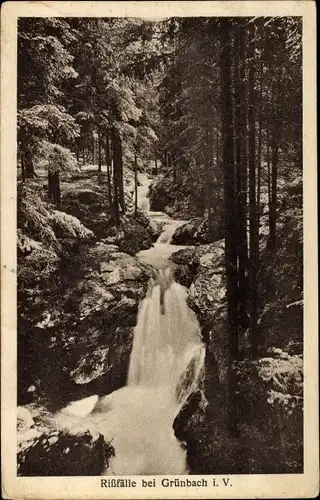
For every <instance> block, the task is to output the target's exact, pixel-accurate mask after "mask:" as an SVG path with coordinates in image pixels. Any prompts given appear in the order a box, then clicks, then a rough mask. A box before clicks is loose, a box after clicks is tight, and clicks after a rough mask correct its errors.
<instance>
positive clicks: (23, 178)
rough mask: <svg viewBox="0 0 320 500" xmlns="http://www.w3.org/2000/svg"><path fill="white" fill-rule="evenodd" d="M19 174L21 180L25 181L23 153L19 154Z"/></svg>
mask: <svg viewBox="0 0 320 500" xmlns="http://www.w3.org/2000/svg"><path fill="white" fill-rule="evenodd" d="M20 161H21V176H22V182H25V180H26V172H25V166H24V155H23V154H21V159H20Z"/></svg>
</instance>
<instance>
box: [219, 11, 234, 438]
mask: <svg viewBox="0 0 320 500" xmlns="http://www.w3.org/2000/svg"><path fill="white" fill-rule="evenodd" d="M230 45H231V22H230V20H229V19H228V18H222V20H221V26H220V68H221V120H222V163H223V172H224V206H225V263H226V277H227V312H228V381H227V384H228V385H227V402H226V411H227V422H228V429H229V432H230V433H231V434H234V432H235V421H234V418H233V417H234V415H233V396H234V377H233V370H232V362H233V360H234V359H235V358H236V357H237V351H238V320H237V295H238V293H237V248H236V240H235V232H236V227H235V220H236V217H235V215H236V214H235V189H234V187H235V175H234V150H233V146H234V141H233V126H232V125H233V109H232V88H231V85H232V81H231V66H232V57H231V47H230Z"/></svg>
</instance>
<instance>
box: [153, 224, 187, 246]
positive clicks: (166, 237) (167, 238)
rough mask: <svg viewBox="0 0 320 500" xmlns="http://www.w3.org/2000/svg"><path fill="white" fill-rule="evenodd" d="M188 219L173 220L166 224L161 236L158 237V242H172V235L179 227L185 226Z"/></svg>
mask: <svg viewBox="0 0 320 500" xmlns="http://www.w3.org/2000/svg"><path fill="white" fill-rule="evenodd" d="M187 222H188V221H185V220H171V221H170V222H169V224H166V226H165V227H164V229H163V231H162V233H161V234H160V236H159V238H158V239H157V243H168V244H170V243H171V241H172V237H173V235H174V233H175V231H176V230H177V228H178V227H180V226H183V224H186V223H187Z"/></svg>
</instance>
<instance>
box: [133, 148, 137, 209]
mask: <svg viewBox="0 0 320 500" xmlns="http://www.w3.org/2000/svg"><path fill="white" fill-rule="evenodd" d="M134 214H135V216H136V217H137V214H138V159H137V153H136V152H135V153H134Z"/></svg>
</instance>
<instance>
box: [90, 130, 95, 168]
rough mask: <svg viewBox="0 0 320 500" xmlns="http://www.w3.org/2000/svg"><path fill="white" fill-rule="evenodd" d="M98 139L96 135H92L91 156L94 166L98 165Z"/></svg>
mask: <svg viewBox="0 0 320 500" xmlns="http://www.w3.org/2000/svg"><path fill="white" fill-rule="evenodd" d="M95 146H96V138H95V135H94V133H93V132H92V134H91V154H92V164H93V165H95V164H96V147H95Z"/></svg>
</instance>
